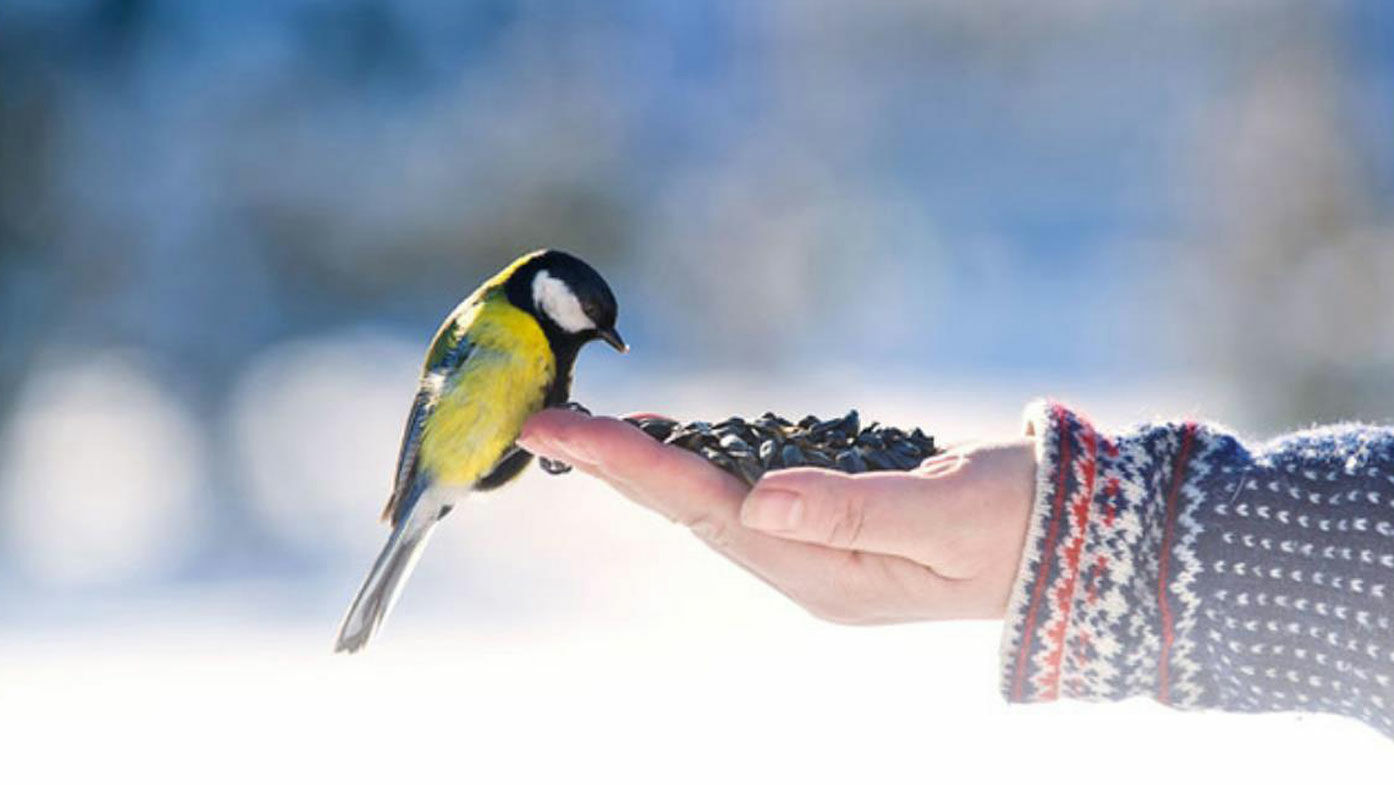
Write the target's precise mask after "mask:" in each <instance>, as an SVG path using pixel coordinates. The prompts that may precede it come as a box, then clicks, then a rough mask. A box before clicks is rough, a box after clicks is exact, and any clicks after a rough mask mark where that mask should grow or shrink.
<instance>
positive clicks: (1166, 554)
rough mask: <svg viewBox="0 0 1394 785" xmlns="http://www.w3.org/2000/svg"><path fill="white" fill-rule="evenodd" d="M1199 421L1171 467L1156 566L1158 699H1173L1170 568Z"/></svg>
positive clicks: (1188, 430)
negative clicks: (1159, 635) (1179, 500)
mask: <svg viewBox="0 0 1394 785" xmlns="http://www.w3.org/2000/svg"><path fill="white" fill-rule="evenodd" d="M1195 436H1196V424H1195V423H1193V422H1188V423H1186V425H1185V430H1184V431H1183V432H1182V436H1181V452H1180V453H1178V454H1177V456H1176V466H1175V467H1174V468H1173V469H1172V475H1171V491H1170V492H1169V493H1168V494H1167V516H1166V528H1165V529H1164V530H1163V531H1162V557H1161V564H1160V567H1159V569H1158V570H1157V604H1158V605H1160V606H1161V610H1162V651H1161V656H1160V658H1159V659H1158V662H1157V700H1159V701H1161V702H1162V703H1170V702H1171V672H1170V671H1171V644H1172V639H1173V635H1174V630H1173V627H1172V618H1171V603H1170V602H1169V601H1168V600H1167V570H1168V568H1169V567H1170V565H1171V536H1172V530H1173V529H1174V528H1175V527H1176V515H1177V509H1178V505H1177V497H1178V496H1180V495H1181V484H1182V482H1183V481H1184V479H1185V474H1186V463H1187V462H1188V461H1189V460H1190V457H1191V443H1192V442H1194V441H1195Z"/></svg>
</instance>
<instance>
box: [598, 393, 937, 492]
mask: <svg viewBox="0 0 1394 785" xmlns="http://www.w3.org/2000/svg"><path fill="white" fill-rule="evenodd" d="M625 420H626V422H629V423H630V424H632V425H635V426H637V427H638V428H639V429H640V430H642V431H643V432H644V433H646V434H648V435H649V436H651V437H653V438H654V439H657V440H658V441H660V442H663V443H664V444H671V445H673V446H675V447H681V448H682V449H684V450H688V451H690V452H694V453H696V454H698V455H700V456H702V457H703V458H706V459H707V460H708V461H710V462H711V463H712V465H714V466H716V467H717V468H719V469H722V470H724V471H726V472H729V473H730V474H733V475H735V476H736V477H739V478H740V479H742V480H744V481H745V482H746V483H748V484H750V485H754V484H755V483H756V482H758V481H759V479H760V477H761V476H762V475H763V474H764V473H765V472H767V471H770V470H773V469H784V468H793V467H797V466H817V467H822V468H825V469H838V470H841V471H844V472H848V473H851V474H859V473H861V472H875V471H897V470H898V471H905V470H908V469H913V468H915V467H917V466H919V465H920V461H923V460H924V459H925V458H928V457H930V456H932V455H934V454H935V453H936V452H937V450H936V449H935V446H934V437H932V436H928V435H926V434H925V433H924V431H922V430H920V429H919V428H916V429H914V430H912V431H910V432H909V433H906V432H904V431H902V430H900V429H899V428H893V427H890V426H883V425H881V424H879V423H874V422H873V423H871V424H870V425H868V426H866V427H865V428H863V427H862V424H861V417H860V415H858V414H857V410H856V409H853V410H852V411H850V412H848V413H847V414H845V415H843V416H842V417H838V418H836V419H833V420H820V419H819V418H817V417H815V416H813V415H809V416H807V417H805V418H803V419H802V420H799V421H798V422H791V421H789V420H786V419H785V418H783V417H780V416H779V415H776V414H774V413H773V412H765V413H764V414H762V415H760V416H759V417H757V418H755V419H754V420H751V421H746V420H744V419H742V418H740V417H730V418H727V419H725V420H722V421H721V422H719V423H715V424H713V423H709V422H703V421H696V422H690V423H687V424H681V423H678V422H677V421H676V420H669V419H666V418H663V417H640V418H629V417H627V418H625Z"/></svg>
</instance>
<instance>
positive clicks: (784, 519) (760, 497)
mask: <svg viewBox="0 0 1394 785" xmlns="http://www.w3.org/2000/svg"><path fill="white" fill-rule="evenodd" d="M802 517H803V496H802V495H800V494H797V493H794V492H793V491H781V490H776V489H770V490H764V491H756V492H754V493H752V494H751V495H750V498H749V499H747V500H746V503H745V509H743V510H742V511H741V523H742V524H744V525H745V526H747V527H749V528H751V529H759V530H761V531H767V532H788V531H793V530H795V529H797V528H798V527H799V519H800V518H802Z"/></svg>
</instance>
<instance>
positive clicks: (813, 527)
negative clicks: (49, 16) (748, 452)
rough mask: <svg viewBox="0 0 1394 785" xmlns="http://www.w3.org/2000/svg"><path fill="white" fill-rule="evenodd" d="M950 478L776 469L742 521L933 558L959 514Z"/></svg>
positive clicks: (807, 537) (822, 541)
mask: <svg viewBox="0 0 1394 785" xmlns="http://www.w3.org/2000/svg"><path fill="white" fill-rule="evenodd" d="M946 480H947V477H940V476H935V475H933V474H925V473H910V472H875V473H869V474H860V475H849V474H843V473H841V472H835V471H829V470H826V469H789V470H785V471H779V472H772V473H770V474H768V475H766V476H765V477H764V478H763V479H762V480H761V481H760V482H759V483H758V484H757V485H756V486H755V488H754V489H753V490H752V491H751V492H750V494H749V495H748V496H747V497H746V498H745V501H744V502H743V503H742V505H741V524H742V525H744V526H746V527H748V528H751V529H756V530H758V531H762V532H765V533H766V534H771V535H774V536H776V537H781V538H783V539H786V540H798V541H801V542H810V543H816V544H818V545H823V546H827V547H830V548H838V549H841V550H852V551H868V552H871V553H883V554H888V555H892V556H902V557H905V558H908V559H912V560H914V561H916V562H919V563H920V564H930V563H932V561H933V558H932V557H933V553H934V552H935V548H936V547H937V541H938V540H939V539H941V538H942V536H943V534H944V532H945V529H946V527H945V525H944V524H945V523H946V522H947V520H949V518H950V516H951V515H952V514H953V513H952V511H951V508H952V507H953V506H954V505H953V504H952V501H953V497H954V496H956V494H955V493H953V488H952V486H953V485H954V483H952V482H949V481H946Z"/></svg>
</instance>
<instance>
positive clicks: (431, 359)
mask: <svg viewBox="0 0 1394 785" xmlns="http://www.w3.org/2000/svg"><path fill="white" fill-rule="evenodd" d="M474 310H475V309H473V308H469V309H466V310H463V311H462V312H457V313H456V314H454V315H452V316H451V317H450V318H449V319H447V320H446V321H445V324H443V325H441V328H440V330H439V331H438V332H437V333H436V337H435V340H434V341H432V342H431V349H430V351H429V352H427V354H426V367H425V368H424V369H422V374H421V384H420V386H419V387H417V390H416V398H415V399H414V400H413V401H412V404H411V413H410V414H408V415H407V424H406V428H405V429H404V430H403V432H402V446H401V449H400V450H398V452H397V473H396V476H395V477H396V478H395V480H394V482H393V485H392V495H391V496H389V497H388V499H387V505H386V506H385V507H384V508H383V510H382V518H383V520H385V521H387V522H389V523H392V524H394V525H395V524H396V523H397V522H398V520H399V519H400V518H402V517H404V516H406V515H408V514H410V512H411V507H412V505H413V504H415V503H416V500H417V498H418V497H420V495H421V492H422V491H423V490H425V487H426V481H427V478H426V477H424V476H422V473H421V471H420V467H419V463H418V461H417V458H418V456H419V454H420V451H421V435H422V433H423V432H424V430H425V428H426V420H427V419H428V418H429V417H430V416H431V412H432V411H433V410H434V409H435V407H436V403H437V402H438V401H439V400H440V393H441V388H442V386H443V385H444V384H445V378H446V376H447V375H448V374H450V372H451V371H453V370H455V369H457V368H459V367H460V366H461V365H462V364H464V362H465V360H466V359H468V358H469V356H470V352H472V351H473V350H474V346H473V344H471V343H470V342H469V340H467V339H466V337H465V336H466V332H467V329H468V325H469V321H470V319H471V318H472V317H473V316H474Z"/></svg>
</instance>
